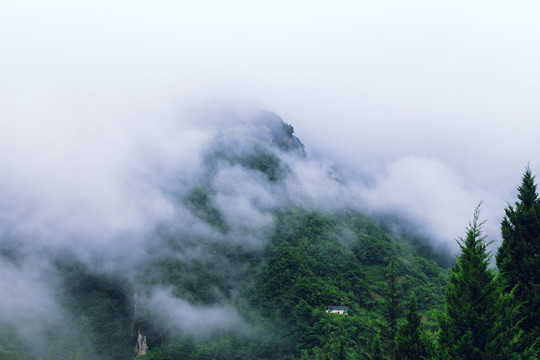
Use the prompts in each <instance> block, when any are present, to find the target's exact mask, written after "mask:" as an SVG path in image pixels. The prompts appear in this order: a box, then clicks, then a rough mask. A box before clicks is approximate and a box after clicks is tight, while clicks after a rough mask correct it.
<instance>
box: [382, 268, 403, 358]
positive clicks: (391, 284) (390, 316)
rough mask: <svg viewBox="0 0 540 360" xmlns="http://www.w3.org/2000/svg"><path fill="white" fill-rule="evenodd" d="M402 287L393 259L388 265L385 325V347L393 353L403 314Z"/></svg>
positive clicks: (389, 352) (388, 351)
mask: <svg viewBox="0 0 540 360" xmlns="http://www.w3.org/2000/svg"><path fill="white" fill-rule="evenodd" d="M401 296H402V294H401V287H400V284H399V281H398V273H397V270H396V263H395V262H394V261H392V262H391V263H390V265H389V266H388V282H387V289H386V291H385V293H384V304H385V307H384V315H385V320H386V325H385V326H384V327H383V336H384V342H383V345H384V348H385V349H386V352H387V353H388V354H391V353H392V352H393V351H394V348H395V338H396V334H397V330H398V321H399V320H400V319H401V316H402V312H403V311H402V308H401Z"/></svg>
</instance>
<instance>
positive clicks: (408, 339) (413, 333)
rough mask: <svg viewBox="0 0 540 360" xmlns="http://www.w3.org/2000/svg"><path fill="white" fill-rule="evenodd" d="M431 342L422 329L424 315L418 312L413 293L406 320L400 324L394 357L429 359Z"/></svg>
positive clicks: (414, 359)
mask: <svg viewBox="0 0 540 360" xmlns="http://www.w3.org/2000/svg"><path fill="white" fill-rule="evenodd" d="M430 349H431V346H430V342H429V339H428V338H427V335H426V333H425V332H424V330H423V329H422V315H420V313H419V312H418V308H417V306H416V298H415V296H414V294H413V295H411V298H410V301H409V309H408V311H407V313H406V320H405V322H404V323H403V324H401V325H400V326H399V329H398V332H397V335H396V348H395V351H394V359H396V360H420V359H429V356H430Z"/></svg>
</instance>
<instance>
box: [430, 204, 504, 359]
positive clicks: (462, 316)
mask: <svg viewBox="0 0 540 360" xmlns="http://www.w3.org/2000/svg"><path fill="white" fill-rule="evenodd" d="M479 214H480V207H479V206H478V207H477V208H476V210H475V213H474V218H473V221H472V223H470V224H469V227H468V228H467V237H466V238H465V239H462V238H460V239H459V240H458V243H459V246H460V247H461V255H460V257H459V258H458V259H457V262H456V264H455V265H454V267H453V269H452V273H451V276H450V284H449V286H448V288H447V290H446V299H445V313H444V314H442V315H441V316H440V318H439V321H440V325H441V330H440V332H439V345H440V355H441V358H443V359H453V360H457V359H463V360H487V359H490V360H491V358H490V357H489V356H488V348H489V346H490V345H491V344H492V343H493V341H494V340H495V338H496V333H495V325H496V321H497V316H496V315H497V314H496V312H495V309H496V304H497V299H498V297H497V288H496V283H495V281H494V278H495V275H494V274H493V272H492V271H491V270H490V269H489V268H488V264H489V254H488V252H487V251H486V246H487V244H486V241H485V237H484V236H482V231H481V227H482V225H483V223H479V222H478V217H479Z"/></svg>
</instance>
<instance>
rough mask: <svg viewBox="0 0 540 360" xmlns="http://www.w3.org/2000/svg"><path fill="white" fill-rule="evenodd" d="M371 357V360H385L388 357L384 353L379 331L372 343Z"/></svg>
mask: <svg viewBox="0 0 540 360" xmlns="http://www.w3.org/2000/svg"><path fill="white" fill-rule="evenodd" d="M369 358H370V360H385V359H386V357H385V356H384V354H383V350H382V346H381V335H380V333H377V335H375V338H374V339H373V343H371V356H370V357H369Z"/></svg>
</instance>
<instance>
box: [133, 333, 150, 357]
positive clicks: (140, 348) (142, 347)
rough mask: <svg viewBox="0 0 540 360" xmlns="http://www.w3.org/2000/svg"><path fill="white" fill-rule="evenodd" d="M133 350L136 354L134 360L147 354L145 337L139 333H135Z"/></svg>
mask: <svg viewBox="0 0 540 360" xmlns="http://www.w3.org/2000/svg"><path fill="white" fill-rule="evenodd" d="M133 350H134V351H135V352H136V353H137V355H136V357H135V358H138V357H139V356H144V355H146V354H147V353H148V345H147V344H146V336H144V335H143V334H142V333H141V331H140V330H139V331H137V342H136V343H135V346H134V347H133Z"/></svg>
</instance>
